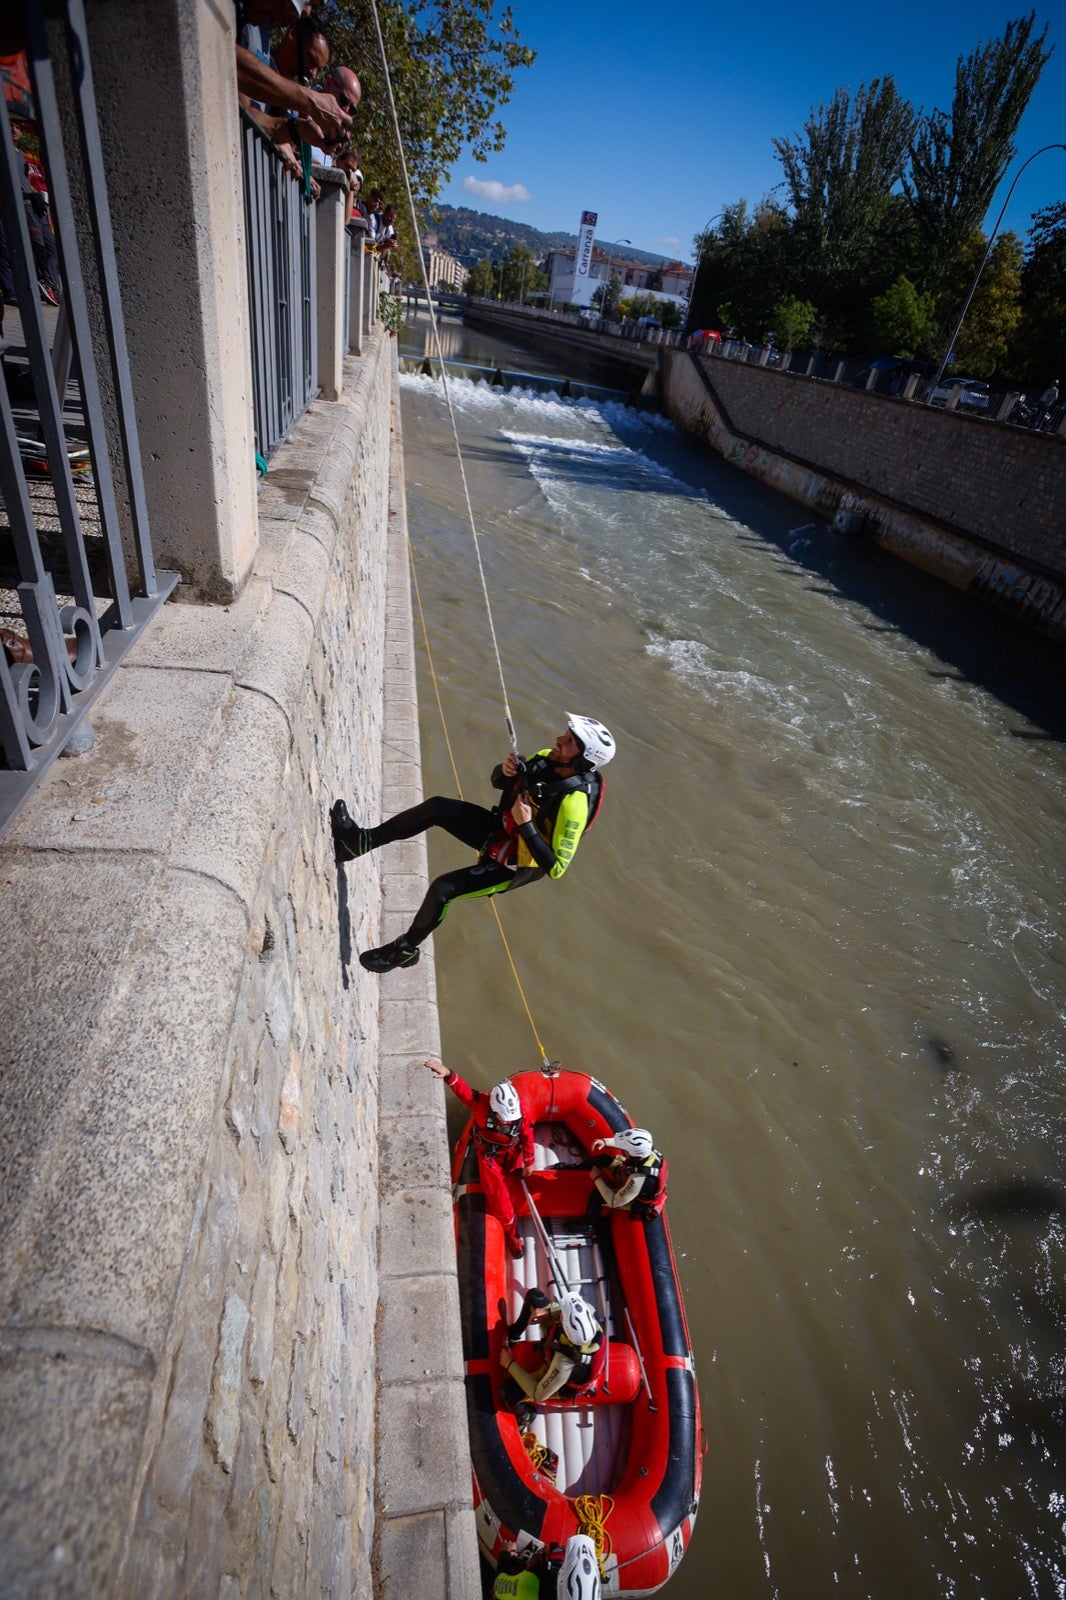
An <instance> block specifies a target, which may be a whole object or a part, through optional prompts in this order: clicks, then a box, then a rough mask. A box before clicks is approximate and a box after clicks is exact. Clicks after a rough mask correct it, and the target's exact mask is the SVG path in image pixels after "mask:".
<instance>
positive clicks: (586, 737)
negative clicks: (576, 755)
mask: <svg viewBox="0 0 1066 1600" xmlns="http://www.w3.org/2000/svg"><path fill="white" fill-rule="evenodd" d="M566 726H567V727H568V728H569V729H570V732H571V733H572V734H573V735H574V738H575V739H577V740H578V741H579V743H580V745H581V752H582V754H583V756H584V757H585V760H586V761H587V762H588V764H589V766H590V767H605V766H606V765H607V763H608V761H610V759H611V757H612V756H613V755H614V752H615V742H614V736H613V734H611V733H610V732H609V731H608V730H607V729H606V728H605V727H604V725H603V723H602V722H597V721H596V718H595V717H579V716H578V715H577V713H576V712H574V711H568V712H567V714H566Z"/></svg>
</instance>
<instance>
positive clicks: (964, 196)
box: [907, 11, 1051, 290]
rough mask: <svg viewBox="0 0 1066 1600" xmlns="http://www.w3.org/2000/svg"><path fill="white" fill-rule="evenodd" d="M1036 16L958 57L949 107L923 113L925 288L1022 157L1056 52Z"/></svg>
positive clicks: (917, 179) (920, 220)
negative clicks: (1022, 129) (1029, 111)
mask: <svg viewBox="0 0 1066 1600" xmlns="http://www.w3.org/2000/svg"><path fill="white" fill-rule="evenodd" d="M1035 27H1036V13H1035V11H1031V12H1030V13H1029V15H1028V16H1027V17H1019V18H1017V19H1016V20H1015V21H1013V22H1008V23H1007V25H1006V28H1005V29H1004V32H1003V36H1002V38H1000V39H992V40H989V41H988V42H987V43H982V44H979V45H978V46H977V47H976V49H974V50H972V51H971V52H970V54H969V55H968V56H960V57H959V61H958V65H957V67H956V70H955V94H954V98H953V99H952V102H951V110H950V112H946V111H932V112H930V114H929V115H928V116H927V117H923V119H922V121H921V123H920V126H919V128H918V133H917V137H916V138H915V141H914V147H913V149H912V151H911V163H910V177H909V181H908V184H907V193H908V197H909V199H910V202H911V206H912V208H913V214H914V221H915V225H916V230H917V241H918V248H919V250H920V252H921V255H922V257H923V260H924V263H925V273H926V283H925V286H926V287H927V288H931V289H934V290H937V289H939V288H940V287H941V286H942V285H943V282H944V279H945V277H946V276H947V274H949V273H950V272H951V270H952V266H953V264H954V262H955V261H956V258H957V256H958V254H959V252H960V251H961V250H963V249H965V247H966V243H967V241H968V240H969V239H970V238H971V237H972V235H973V233H974V231H975V229H977V228H979V227H980V226H981V222H982V220H983V218H984V216H985V213H986V212H987V211H988V208H989V206H990V205H991V203H992V196H993V195H994V194H995V192H996V189H997V187H998V185H999V183H1000V181H1001V180H1002V178H1003V175H1004V174H1005V172H1006V170H1007V168H1008V167H1009V165H1010V163H1011V162H1012V161H1013V160H1014V157H1015V155H1016V154H1017V149H1016V146H1015V143H1014V135H1015V134H1016V132H1017V131H1018V124H1019V122H1020V121H1021V119H1022V114H1023V113H1024V111H1025V108H1026V106H1027V105H1028V104H1029V100H1030V97H1031V96H1032V93H1033V90H1034V89H1035V88H1036V85H1037V83H1038V81H1039V79H1040V74H1041V72H1042V71H1043V70H1044V65H1045V63H1046V62H1047V59H1048V57H1049V56H1050V54H1051V51H1050V49H1045V48H1044V41H1045V39H1046V38H1047V28H1046V27H1045V28H1044V30H1043V32H1042V33H1040V34H1039V35H1036V36H1035V37H1034V30H1035Z"/></svg>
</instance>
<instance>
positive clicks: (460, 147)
mask: <svg viewBox="0 0 1066 1600" xmlns="http://www.w3.org/2000/svg"><path fill="white" fill-rule="evenodd" d="M321 15H322V17H323V19H324V20H325V21H326V23H327V25H328V27H329V30H330V34H331V36H332V40H333V45H332V51H331V56H330V60H331V63H332V64H334V65H336V64H337V63H338V62H339V63H341V64H342V65H345V66H350V67H352V68H353V69H354V71H355V72H356V74H357V75H358V77H359V80H360V82H361V84H362V86H363V98H362V101H361V103H360V106H359V109H358V111H357V112H356V115H355V119H354V128H353V134H352V145H353V148H354V149H355V150H356V152H357V154H358V155H359V160H360V165H361V167H362V170H363V173H364V175H365V179H366V183H367V185H368V186H369V185H371V184H373V185H376V186H377V187H378V188H380V189H381V190H382V191H383V192H384V193H385V194H387V195H388V196H389V198H390V199H392V200H393V201H394V203H395V204H396V205H397V206H398V207H399V210H400V215H401V218H403V219H404V221H409V219H408V218H407V216H406V213H407V198H406V191H405V188H404V183H403V175H402V167H401V163H400V157H399V150H398V148H397V143H396V135H395V132H394V126H393V119H392V111H391V107H390V103H389V93H388V85H387V82H386V74H385V71H384V68H383V64H382V56H381V49H380V46H379V43H378V36H377V30H376V28H375V25H374V8H373V7H372V5H371V3H370V0H326V3H325V5H324V6H323V7H322V10H321ZM377 15H378V17H379V18H380V22H381V33H382V38H383V40H384V46H385V57H386V59H387V61H388V69H389V77H390V78H391V82H392V92H393V96H394V98H395V104H396V114H397V120H398V122H399V127H400V136H401V138H402V140H403V147H404V155H405V157H406V161H407V170H408V175H409V178H410V183H411V191H412V194H413V196H414V200H415V204H416V206H418V205H422V204H424V203H426V202H428V201H431V200H432V199H433V198H434V196H435V195H437V194H438V193H439V192H440V190H441V188H442V187H443V185H444V184H445V182H446V181H447V179H448V177H449V175H450V173H451V169H452V167H453V166H454V164H455V162H456V161H457V160H458V158H459V156H460V155H461V154H462V153H463V151H464V150H466V151H468V152H469V154H471V155H472V156H473V157H474V159H475V161H485V160H487V159H488V156H489V155H490V154H491V153H492V152H493V151H497V150H502V149H503V146H504V139H505V133H504V128H503V124H502V123H501V122H500V120H499V118H498V116H497V112H498V110H499V108H500V107H501V106H503V105H505V104H506V103H507V101H508V100H509V99H510V97H511V94H512V92H513V90H514V73H515V72H516V71H517V70H518V69H519V68H521V67H528V66H530V65H531V63H532V61H533V59H534V51H532V50H531V49H529V48H528V47H527V46H526V45H524V44H523V43H522V42H521V40H520V38H519V36H518V32H517V30H516V28H515V24H514V17H513V15H512V13H511V10H510V8H509V7H507V8H505V9H504V10H502V11H500V12H499V13H498V14H497V13H496V6H495V0H377Z"/></svg>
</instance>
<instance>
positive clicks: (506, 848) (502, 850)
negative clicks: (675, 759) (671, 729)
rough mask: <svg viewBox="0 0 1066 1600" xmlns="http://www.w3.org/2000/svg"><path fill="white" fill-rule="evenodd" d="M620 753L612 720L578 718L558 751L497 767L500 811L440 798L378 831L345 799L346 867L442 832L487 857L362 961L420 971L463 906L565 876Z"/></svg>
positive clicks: (339, 845)
mask: <svg viewBox="0 0 1066 1600" xmlns="http://www.w3.org/2000/svg"><path fill="white" fill-rule="evenodd" d="M614 753H615V742H614V739H613V738H612V736H611V734H610V733H609V732H608V730H607V729H606V728H605V727H604V725H603V723H602V722H598V721H597V720H596V718H595V717H579V716H576V715H573V714H570V715H568V717H567V723H566V731H565V732H564V733H561V734H560V735H559V737H558V738H557V739H556V741H555V743H554V744H553V745H552V747H551V749H550V750H538V751H537V753H536V755H534V756H531V757H530V758H529V759H528V760H523V759H522V757H521V756H519V755H517V754H516V753H515V752H514V751H513V750H512V751H510V752H509V753H508V754H507V756H506V757H505V758H504V760H503V761H502V762H501V763H500V765H499V766H498V767H496V768H495V769H494V771H493V773H492V777H491V780H490V781H491V783H492V786H493V788H494V789H498V790H500V791H501V792H500V799H499V801H498V803H497V804H496V805H495V806H494V807H493V808H492V809H491V810H490V809H489V808H488V807H486V806H479V805H474V804H472V803H471V802H470V801H468V800H456V799H452V798H449V797H447V796H444V795H434V796H433V797H432V798H431V799H429V800H423V801H422V803H421V804H420V805H417V806H412V807H411V809H410V810H409V811H401V812H400V813H399V814H398V815H397V816H395V817H390V818H389V819H388V821H386V822H382V823H379V824H378V826H377V827H376V828H363V827H361V826H360V825H359V824H358V823H357V822H355V821H354V820H353V818H352V817H351V816H350V814H349V811H348V807H347V805H346V804H345V802H344V801H343V800H337V801H335V802H334V804H333V808H332V810H331V811H330V826H331V828H332V830H333V840H334V848H335V851H336V857H337V861H338V863H341V862H346V861H355V860H357V859H358V857H359V856H365V855H366V854H367V853H368V852H369V851H371V850H377V849H379V848H380V847H381V846H382V845H384V844H395V843H397V842H398V841H399V840H401V839H412V838H414V836H415V835H416V834H419V833H423V832H424V831H425V830H426V829H427V828H433V827H437V828H443V829H444V831H445V832H446V833H450V834H451V835H452V837H453V838H455V839H458V840H460V842H461V843H463V844H465V845H468V846H469V847H470V849H471V850H476V851H477V862H476V864H475V865H474V866H472V867H459V868H457V869H455V870H454V871H451V872H446V873H442V874H441V876H440V877H439V878H434V880H433V882H432V883H431V884H430V885H429V888H428V890H427V891H426V896H425V899H424V900H423V901H422V904H421V906H420V907H419V908H418V911H417V912H416V913H415V919H414V921H413V922H412V924H411V926H410V927H409V928H408V930H407V932H406V933H404V934H401V935H400V937H399V938H398V939H393V940H392V941H391V942H390V943H389V944H385V945H382V946H381V947H380V948H379V949H376V950H364V951H363V953H362V954H361V955H360V957H359V961H360V964H361V965H362V966H363V967H365V968H366V970H367V971H368V972H391V971H392V970H393V968H395V967H413V966H414V964H415V962H416V961H417V960H418V958H419V948H418V947H419V945H420V944H421V943H422V942H423V940H425V939H428V938H429V936H430V934H431V933H432V932H433V930H434V929H435V928H437V927H439V925H440V924H441V922H443V920H444V916H445V913H446V912H447V910H448V907H449V905H450V904H451V902H452V901H453V900H462V899H472V898H474V897H476V896H484V895H490V894H505V893H506V892H507V891H508V890H510V889H520V888H522V887H523V886H524V885H525V884H527V883H535V882H536V881H537V879H538V878H543V877H549V878H561V877H562V876H563V874H564V873H565V872H566V870H567V868H568V867H569V865H570V863H571V861H572V860H573V859H574V854H575V852H576V850H577V847H578V845H579V843H580V842H581V838H582V835H583V834H584V833H585V832H586V831H587V830H588V828H590V827H591V825H592V823H593V822H594V821H595V820H596V816H597V814H598V812H599V809H600V806H601V804H602V802H603V792H604V782H603V776H602V774H601V772H600V768H601V767H605V766H606V765H607V763H608V762H609V761H610V759H611V757H612V756H613V755H614Z"/></svg>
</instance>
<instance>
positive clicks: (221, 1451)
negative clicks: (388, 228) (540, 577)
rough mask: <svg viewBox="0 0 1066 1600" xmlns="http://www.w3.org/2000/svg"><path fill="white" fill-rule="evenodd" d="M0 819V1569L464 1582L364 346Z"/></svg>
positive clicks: (457, 1355) (414, 859)
mask: <svg viewBox="0 0 1066 1600" xmlns="http://www.w3.org/2000/svg"><path fill="white" fill-rule="evenodd" d="M344 384H345V392H344V393H343V394H342V395H341V396H340V398H339V399H338V400H337V401H336V402H334V403H332V404H330V403H326V402H323V401H318V402H316V403H315V404H314V405H313V406H312V407H311V409H310V411H309V412H308V413H307V414H306V415H305V416H304V417H303V418H302V419H301V421H300V422H299V423H298V424H297V426H296V428H295V430H294V432H293V436H292V439H291V441H290V442H289V443H288V444H286V445H284V446H283V447H282V448H281V449H279V451H278V452H277V454H276V455H275V457H274V459H273V461H272V464H271V468H270V473H269V476H268V478H267V479H266V480H265V482H264V484H263V486H262V488H261V491H260V495H259V506H258V511H259V548H258V554H257V556H256V559H255V565H254V569H253V571H252V573H251V575H250V577H249V579H248V581H247V582H246V583H245V585H244V587H243V589H242V591H241V593H240V596H239V597H238V598H237V599H235V600H234V601H233V602H232V603H231V604H229V605H225V606H216V607H201V606H190V605H174V604H171V605H169V606H167V607H166V608H164V610H163V611H162V612H161V613H160V614H159V616H158V618H157V619H156V621H155V622H154V623H153V625H152V627H151V628H150V629H149V630H148V631H147V632H146V634H145V635H144V636H143V638H142V639H141V640H140V641H139V643H138V644H137V646H136V647H135V648H134V649H133V650H132V652H131V653H130V654H129V655H128V656H127V657H126V659H125V661H124V663H123V665H122V666H121V668H120V669H119V670H118V671H117V672H116V674H115V677H114V679H113V680H112V683H111V685H110V686H109V688H108V690H107V692H106V693H105V694H104V695H103V696H102V697H101V699H100V701H99V702H98V705H97V706H96V707H95V708H94V710H93V713H92V717H91V721H92V726H93V730H94V734H95V744H94V746H93V748H92V749H91V750H90V751H89V752H88V753H87V754H85V755H82V756H80V757H77V758H73V759H67V760H60V761H57V762H56V763H55V764H54V766H53V767H52V768H51V769H50V771H49V772H48V773H47V774H46V775H45V776H44V778H43V779H42V781H41V783H40V785H39V787H38V789H37V790H36V791H35V793H34V795H33V797H32V803H30V804H27V805H26V806H25V807H24V809H23V811H22V812H21V814H20V815H19V817H18V819H17V820H16V822H15V823H14V824H13V826H12V827H11V828H10V829H9V830H8V832H7V833H6V834H5V835H4V838H3V840H2V841H0V916H2V918H3V924H4V928H5V936H4V939H3V941H2V942H0V1039H2V1041H3V1045H2V1063H3V1071H2V1073H0V1108H2V1115H0V1170H2V1172H3V1177H4V1192H5V1207H4V1214H3V1217H2V1218H0V1411H2V1414H3V1418H4V1450H3V1452H2V1453H0V1592H2V1593H3V1594H4V1595H5V1596H7V1597H10V1600H31V1597H32V1600H49V1597H58V1596H77V1597H79V1600H84V1597H100V1600H104V1597H106V1600H145V1597H148V1596H152V1597H171V1596H172V1597H178V1596H187V1597H190V1600H191V1597H196V1600H202V1597H204V1596H208V1595H218V1596H226V1597H236V1596H242V1597H243V1596H263V1597H266V1596H269V1595H279V1596H280V1595H284V1596H286V1597H290V1596H303V1595H312V1594H313V1595H314V1596H316V1597H318V1596H323V1595H330V1596H338V1597H340V1596H344V1597H345V1600H350V1597H351V1596H353V1595H359V1596H370V1595H372V1594H373V1595H375V1596H378V1597H380V1600H399V1597H400V1596H401V1595H406V1594H407V1593H409V1592H410V1584H411V1576H412V1573H415V1572H417V1573H418V1574H419V1585H420V1587H422V1588H424V1589H425V1590H426V1592H428V1593H433V1594H440V1595H442V1596H448V1597H449V1600H451V1597H456V1600H458V1597H463V1600H467V1597H473V1596H474V1595H476V1593H477V1592H478V1591H477V1554H476V1537H475V1531H474V1523H473V1512H472V1510H471V1507H470V1477H469V1464H468V1457H467V1452H466V1450H465V1447H459V1448H457V1446H456V1440H462V1439H463V1438H464V1437H465V1404H464V1395H463V1381H462V1380H463V1374H462V1359H461V1349H460V1347H459V1334H458V1295H457V1290H456V1285H455V1278H454V1270H453V1268H452V1266H451V1263H452V1262H453V1260H454V1253H453V1246H452V1228H451V1213H450V1205H449V1190H448V1171H447V1136H446V1125H445V1114H444V1105H443V1099H444V1096H443V1091H442V1089H441V1086H440V1085H439V1084H438V1083H436V1082H435V1081H434V1080H432V1079H431V1078H430V1076H429V1074H427V1073H426V1072H425V1071H424V1069H423V1068H422V1067H421V1064H420V1063H421V1060H422V1058H423V1057H424V1055H425V1054H426V1053H429V1052H436V1050H437V1049H438V1045H439V1031H438V1025H437V1016H436V1002H435V991H434V981H433V963H432V957H431V956H427V958H426V959H425V960H423V962H422V963H421V964H420V965H419V967H418V968H416V969H415V970H414V971H413V972H411V973H404V974H394V975H393V976H392V978H391V979H389V980H385V981H384V982H383V981H382V980H379V979H378V978H377V977H372V976H371V975H369V974H366V973H364V972H363V971H362V969H361V968H360V967H359V965H358V961H357V952H358V951H359V950H360V949H363V948H366V947H367V946H368V945H373V944H377V943H379V942H380V941H381V939H382V938H383V937H391V936H392V935H393V934H394V933H395V932H396V931H398V930H399V928H400V927H401V926H403V925H405V924H406V921H407V919H408V917H409V914H410V910H411V908H412V906H413V904H414V902H415V901H416V900H417V898H418V897H419V894H420V887H421V885H422V884H423V883H424V879H425V872H426V861H425V850H424V842H423V841H421V840H415V841H411V842H410V843H409V844H408V845H405V846H403V847H402V848H398V849H397V850H395V851H390V852H389V853H388V855H387V856H382V857H376V856H375V857H369V858H367V859H365V860H363V861H360V862H357V863H353V864H352V865H350V866H349V867H347V868H345V869H338V868H337V867H336V866H335V864H334V861H333V851H332V843H331V839H330V835H329V827H328V813H329V807H330V804H331V802H332V799H333V798H334V796H335V795H337V794H343V795H345V796H346V797H347V798H348V800H349V802H350V804H351V805H352V806H353V809H354V810H355V811H356V812H357V813H358V814H361V815H366V816H369V817H376V816H378V815H379V814H381V812H382V810H383V808H384V809H389V808H394V807H398V806H402V805H406V804H410V803H411V802H412V800H413V799H414V798H416V797H417V796H418V795H420V792H421V775H420V767H419V748H418V723H417V702H416V688H415V681H414V654H413V645H412V639H411V611H410V596H409V587H408V570H407V557H406V541H405V525H404V516H403V491H402V466H401V461H400V449H399V446H400V440H399V406H398V385H397V375H396V362H395V348H394V345H393V343H392V342H391V341H390V340H389V339H387V338H386V337H384V335H383V334H381V332H380V331H379V332H376V333H375V334H373V335H371V337H370V338H369V340H368V342H367V345H366V348H365V349H364V353H363V356H362V358H361V359H360V360H359V361H354V360H350V361H348V362H346V363H345V374H344Z"/></svg>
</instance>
